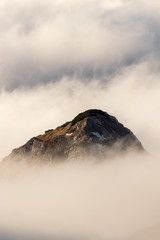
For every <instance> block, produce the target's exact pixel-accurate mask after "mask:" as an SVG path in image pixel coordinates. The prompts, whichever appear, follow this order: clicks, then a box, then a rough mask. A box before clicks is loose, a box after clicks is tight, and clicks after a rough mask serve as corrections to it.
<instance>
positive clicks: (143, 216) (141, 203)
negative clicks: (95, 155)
mask: <svg viewBox="0 0 160 240" xmlns="http://www.w3.org/2000/svg"><path fill="white" fill-rule="evenodd" d="M14 168H15V169H17V166H16V165H15V166H14V165H12V171H13V169H14ZM15 169H14V170H15ZM158 169H159V162H158V161H155V160H153V161H149V160H147V159H146V158H144V159H143V157H142V156H141V157H138V156H137V155H134V154H131V155H129V156H126V158H123V159H122V158H120V157H119V158H117V159H114V160H113V161H105V162H103V163H101V164H95V165H94V164H90V163H89V162H88V163H87V161H84V162H83V163H81V164H80V163H66V164H62V165H57V166H54V167H53V168H52V167H50V168H49V167H44V168H35V169H30V170H26V171H24V169H23V165H21V169H19V174H17V173H16V171H15V176H16V177H13V175H12V177H11V178H10V179H7V181H4V180H3V181H2V175H1V181H0V193H1V201H0V210H1V218H2V219H3V221H1V223H0V226H1V229H3V230H4V231H7V232H8V234H20V235H22V236H23V235H24V236H25V238H21V239H26V233H27V235H29V236H30V237H29V239H32V238H31V236H32V235H33V236H34V235H39V236H45V237H44V239H47V237H50V238H49V239H62V240H64V239H80V240H89V239H95V240H97V239H107V240H109V239H112V240H120V239H122V240H128V239H133V240H138V239H145V240H146V239H147V240H149V239H150V238H147V236H145V233H146V232H147V231H148V232H151V233H152V231H150V228H152V227H154V228H155V229H156V231H155V232H154V235H153V234H152V235H151V237H152V239H154V240H158V239H159V238H158V237H159V235H158V234H157V230H158V228H159V220H160V216H159V211H158V209H159V205H160V204H159V202H160V201H159V200H160V194H159V190H158V189H159V182H160V181H159V170H158ZM157 225H158V227H157ZM143 229H144V230H143ZM145 229H147V230H145ZM139 232H141V234H140V235H139ZM13 236H14V235H13ZM132 236H134V237H133V238H132ZM139 236H140V237H141V238H138V237H139ZM153 237H155V238H153ZM33 239H35V238H33ZM38 239H39V238H38ZM40 239H41V238H40ZM42 239H43V237H42Z"/></svg>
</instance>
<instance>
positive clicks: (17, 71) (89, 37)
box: [0, 0, 159, 90]
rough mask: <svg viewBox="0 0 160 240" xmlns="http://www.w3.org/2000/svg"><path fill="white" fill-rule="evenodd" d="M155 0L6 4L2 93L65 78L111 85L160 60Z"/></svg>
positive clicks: (0, 72) (3, 5) (0, 43)
mask: <svg viewBox="0 0 160 240" xmlns="http://www.w3.org/2000/svg"><path fill="white" fill-rule="evenodd" d="M156 6H157V4H156V3H152V4H151V2H150V1H147V2H146V1H120V0H119V1H118V0H117V1H112V2H111V1H109V0H106V1H104V0H100V1H97V0H87V1H79V0H76V1H67V3H66V2H65V1H58V0H57V1H51V0H47V1H45V2H44V1H34V2H33V1H26V0H23V1H19V0H13V1H12V2H11V1H9V0H7V1H6V0H5V1H4V0H2V1H1V12H2V14H1V24H0V32H1V40H0V53H1V62H0V66H1V68H0V79H1V88H4V87H5V88H8V89H10V90H11V89H15V88H18V87H19V86H35V85H39V84H45V83H48V82H54V81H57V80H59V79H61V78H62V77H65V76H68V77H74V76H78V77H79V78H81V80H82V81H88V80H92V79H94V78H95V77H96V78H97V79H99V81H107V80H109V79H110V75H115V74H117V72H120V71H121V70H123V67H125V66H130V65H133V64H135V63H137V62H141V61H144V59H146V58H148V57H153V58H155V57H157V58H158V60H159V54H158V52H159V10H158V8H156Z"/></svg>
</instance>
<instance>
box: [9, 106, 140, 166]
mask: <svg viewBox="0 0 160 240" xmlns="http://www.w3.org/2000/svg"><path fill="white" fill-rule="evenodd" d="M128 148H133V149H136V150H138V151H143V150H144V149H143V146H142V144H141V143H140V141H139V140H138V139H137V138H136V136H135V135H134V134H133V133H132V132H131V131H130V130H129V129H128V128H126V127H124V126H123V125H122V124H121V123H119V122H118V120H117V119H116V118H115V117H113V116H111V115H109V114H108V113H106V112H103V111H101V110H97V109H91V110H88V111H85V112H83V113H80V114H78V115H77V116H76V117H75V118H74V119H73V120H72V121H70V122H66V123H65V124H63V125H62V126H60V127H57V128H56V129H54V130H53V129H50V130H47V131H45V133H44V134H42V135H39V136H37V137H33V138H31V139H30V140H29V141H28V142H27V143H26V144H24V145H23V146H21V147H19V148H16V149H14V150H13V151H12V153H11V154H10V155H9V156H8V157H7V158H6V159H11V160H16V161H20V160H22V159H25V160H27V161H28V162H30V161H31V162H35V161H36V162H37V161H41V160H43V161H47V160H49V161H54V160H58V161H59V160H60V159H70V158H74V159H75V158H79V157H84V156H99V157H104V156H107V154H108V153H109V152H110V150H111V149H113V150H114V151H117V149H118V151H125V150H126V149H128Z"/></svg>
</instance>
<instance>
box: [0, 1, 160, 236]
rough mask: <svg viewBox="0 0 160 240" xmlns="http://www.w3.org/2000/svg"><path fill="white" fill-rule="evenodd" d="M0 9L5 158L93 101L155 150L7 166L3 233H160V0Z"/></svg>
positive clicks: (0, 150)
mask: <svg viewBox="0 0 160 240" xmlns="http://www.w3.org/2000/svg"><path fill="white" fill-rule="evenodd" d="M0 9H1V16H0V20H1V21H0V33H1V39H0V56H1V58H0V139H1V140H0V160H1V161H2V159H3V158H4V157H5V156H7V155H8V154H9V153H10V152H11V151H12V150H13V149H14V148H17V147H19V146H21V145H23V144H24V143H25V142H27V141H28V140H29V139H30V138H32V137H33V136H37V135H39V134H43V133H44V131H46V130H48V129H54V128H56V127H57V126H60V125H62V124H64V123H65V122H67V121H70V120H72V119H73V118H74V117H75V116H76V115H77V114H78V113H80V112H82V111H85V110H87V109H91V108H92V109H95V108H96V109H101V110H103V111H106V112H108V113H109V114H111V115H113V116H115V117H116V118H117V119H118V120H119V121H120V122H121V123H123V124H124V126H125V127H128V128H129V129H131V131H133V133H134V134H135V135H136V136H137V137H138V139H139V140H140V141H141V143H142V145H143V147H144V148H145V150H146V151H147V154H144V155H143V154H137V153H136V152H133V151H130V152H127V153H126V154H124V155H117V154H115V156H114V157H112V159H109V158H107V159H105V160H104V161H102V162H101V161H100V159H96V160H97V161H96V163H95V162H93V161H91V159H83V161H81V162H78V161H74V160H72V161H68V162H65V163H63V164H53V166H48V165H45V166H41V167H40V166H34V167H33V166H32V167H28V165H26V164H24V163H21V164H20V163H18V164H17V163H11V164H10V165H9V166H7V167H6V166H5V167H4V168H3V167H2V165H1V168H0V216H1V217H0V239H7V240H13V239H16V240H17V239H21V240H26V239H31V240H32V239H33V240H46V239H47V240H53V239H54V240H55V239H56V240H68V239H70V240H72V239H74V240H75V239H77V240H91V239H92V240H103V239H104V240H150V239H152V240H159V238H160V213H159V209H160V190H159V189H160V174H159V169H160V162H159V159H160V147H159V144H160V124H159V123H160V112H159V109H160V81H159V79H160V64H159V62H160V54H159V51H160V46H159V42H160V31H159V29H160V3H159V1H156V0H155V1H154V2H153V1H151V0H85V1H84V0H75V1H72V0H68V1H63V0H55V1H52V0H46V1H45V2H44V1H42V0H35V1H34V2H33V1H31V0H12V1H10V0H1V1H0ZM114 150H115V149H114ZM2 163H3V161H2Z"/></svg>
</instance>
